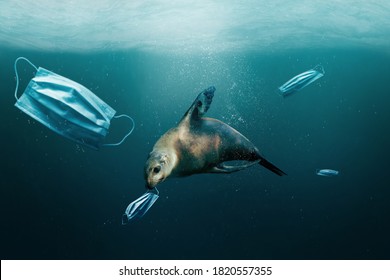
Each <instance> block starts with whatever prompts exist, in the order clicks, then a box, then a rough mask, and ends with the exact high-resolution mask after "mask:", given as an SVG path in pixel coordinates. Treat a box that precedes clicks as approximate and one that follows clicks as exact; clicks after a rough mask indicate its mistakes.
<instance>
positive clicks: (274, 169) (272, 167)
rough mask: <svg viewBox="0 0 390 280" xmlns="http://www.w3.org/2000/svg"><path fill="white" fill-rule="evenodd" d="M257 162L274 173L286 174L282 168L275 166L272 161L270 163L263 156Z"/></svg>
mask: <svg viewBox="0 0 390 280" xmlns="http://www.w3.org/2000/svg"><path fill="white" fill-rule="evenodd" d="M259 164H260V165H262V166H264V167H265V168H267V169H268V170H270V171H272V172H273V173H275V174H277V175H279V176H283V175H287V174H286V173H285V172H283V171H282V170H280V169H279V168H277V167H276V166H275V165H273V164H272V163H270V162H269V161H268V160H266V159H265V158H263V157H261V158H260V162H259Z"/></svg>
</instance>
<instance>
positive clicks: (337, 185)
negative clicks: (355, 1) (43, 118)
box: [0, 1, 390, 259]
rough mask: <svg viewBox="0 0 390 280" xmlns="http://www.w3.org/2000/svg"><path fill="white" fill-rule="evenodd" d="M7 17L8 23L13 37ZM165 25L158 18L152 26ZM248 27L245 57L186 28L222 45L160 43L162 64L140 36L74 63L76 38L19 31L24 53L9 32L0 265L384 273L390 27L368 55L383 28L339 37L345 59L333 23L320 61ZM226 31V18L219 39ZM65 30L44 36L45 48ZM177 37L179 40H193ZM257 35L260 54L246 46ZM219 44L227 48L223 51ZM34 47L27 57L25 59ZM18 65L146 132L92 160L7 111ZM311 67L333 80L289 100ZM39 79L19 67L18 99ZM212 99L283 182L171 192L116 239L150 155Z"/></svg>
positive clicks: (315, 48) (190, 183) (190, 184)
mask: <svg viewBox="0 0 390 280" xmlns="http://www.w3.org/2000/svg"><path fill="white" fill-rule="evenodd" d="M285 2H288V1H285ZM115 3H117V2H115ZM213 3H214V4H215V5H218V4H217V3H218V2H213ZM330 3H332V2H330ZM252 4H253V3H252ZM232 5H233V4H232ZM329 5H331V4H329ZM381 5H382V6H381V7H382V9H380V10H382V11H383V12H384V13H385V12H386V11H388V10H389V7H388V6H389V5H388V4H386V2H385V4H381ZM379 6H380V4H379ZM215 7H217V6H215ZM215 7H214V8H213V7H209V8H210V9H209V10H208V11H209V12H210V11H213V10H214V9H215ZM227 7H228V8H227V9H228V10H229V9H230V8H229V5H227ZM299 7H300V8H301V9H303V10H301V11H307V10H306V9H304V7H306V8H307V9H309V8H310V6H299ZM7 8H8V9H11V8H10V7H7ZM127 8H128V9H132V10H131V11H132V12H133V13H132V14H133V16H134V17H135V18H137V16H136V15H135V14H136V11H139V12H140V11H143V10H142V9H146V7H127ZM170 8H172V7H170ZM187 8H188V7H179V8H177V9H184V10H186V9H187ZM246 8H248V9H249V8H250V7H246ZM246 8H245V7H243V8H242V9H243V10H245V11H247V9H246ZM268 8H269V9H272V8H273V7H268ZM327 8H328V10H327V11H329V9H330V10H331V7H327ZM112 9H114V11H115V9H119V8H118V7H117V8H115V6H114V7H112ZM188 9H189V8H188ZM324 9H325V8H324ZM361 9H364V8H361ZM0 10H2V13H3V14H0V15H1V16H2V17H0V19H1V20H3V22H6V23H8V24H9V26H12V24H11V23H10V22H11V21H9V20H7V21H6V20H5V19H8V17H6V16H5V14H4V12H3V11H4V9H0ZM160 10H161V11H160ZM163 10H164V9H163V8H162V7H159V6H156V7H155V8H154V9H152V11H149V10H148V11H149V12H150V13H152V14H153V12H156V13H158V12H160V14H164V13H163ZM165 11H172V13H176V10H175V9H168V8H167V9H166V10H165ZM375 11H376V10H375ZM79 12H80V11H79ZM247 12H248V11H247ZM317 12H318V13H320V12H321V10H318V11H317ZM355 12H356V10H355ZM294 13H295V12H294ZM294 13H293V14H294ZM296 13H297V14H299V13H298V12H296ZM329 13H330V12H329ZM329 13H327V14H329ZM335 13H338V12H335ZM351 13H352V12H351ZM362 13H363V11H360V12H356V13H352V15H354V17H352V16H351V17H350V18H348V17H347V18H346V19H345V21H346V23H345V24H344V27H345V28H346V26H349V24H348V20H349V22H350V26H351V28H352V26H355V24H357V23H361V22H362V21H356V19H358V18H359V16H360V15H361V14H362ZM146 14H147V13H146ZM330 14H331V13H330ZM363 14H364V13H363ZM366 15H367V16H366V17H368V18H370V16H371V17H372V18H375V15H378V14H377V13H373V14H370V13H366ZM222 16H223V15H219V17H222ZM200 17H201V18H203V16H200ZM37 18H38V17H37ZM37 18H35V20H36V21H38V19H37ZM165 19H166V18H165ZM180 19H181V20H184V19H183V18H180ZM244 19H245V17H243V18H240V17H237V18H236V19H235V21H236V22H237V21H238V23H241V24H236V25H235V26H234V27H232V26H228V27H226V29H227V30H230V32H233V30H235V31H236V32H237V33H239V31H241V34H242V36H243V38H244V37H245V38H246V37H249V39H247V40H242V42H243V47H242V48H235V46H237V45H239V44H238V43H239V41H238V42H236V40H232V38H231V37H230V36H228V34H231V33H226V32H224V33H221V34H220V35H218V36H217V35H216V33H215V34H214V33H213V32H211V30H212V29H211V28H210V31H209V33H202V32H200V31H199V33H197V32H196V31H195V29H194V30H192V29H191V30H192V32H193V33H192V34H194V35H193V36H194V37H195V39H196V36H199V37H200V39H201V42H202V45H204V44H206V43H207V42H210V45H211V42H213V44H212V46H213V47H212V48H210V49H204V48H203V49H199V50H196V49H195V50H191V51H183V48H180V47H179V48H176V46H174V45H170V44H168V43H167V42H166V41H164V40H163V39H164V38H165V37H164V38H163V39H162V38H160V37H158V40H157V39H156V40H157V43H156V44H155V45H158V44H161V45H164V46H167V47H166V48H162V49H161V50H160V51H156V49H154V48H153V47H151V46H150V45H148V44H149V43H150V41H148V40H147V36H145V37H142V32H140V34H138V33H137V36H138V37H137V36H136V34H133V33H130V34H125V35H126V36H124V35H123V36H124V37H125V38H127V40H128V41H131V40H130V39H131V38H128V36H130V37H131V36H133V37H134V38H136V39H139V38H141V39H142V38H143V40H144V41H142V42H143V43H142V44H140V45H137V46H133V45H128V46H126V48H116V45H107V44H105V45H104V47H102V46H101V45H94V48H92V50H90V51H88V50H87V49H85V44H83V41H80V38H79V37H78V34H77V33H76V34H75V38H76V39H75V43H74V49H72V44H71V43H69V42H68V41H67V38H68V37H67V36H65V37H64V38H63V39H61V38H59V37H56V38H55V40H54V41H52V42H62V44H59V43H58V44H55V45H54V47H53V48H51V47H50V46H49V47H47V46H45V45H39V46H38V45H37V44H36V42H35V41H34V40H33V39H32V38H30V37H28V36H27V37H23V36H21V35H20V34H22V31H23V30H24V29H23V28H21V29H18V30H19V33H18V32H17V31H18V30H16V31H14V32H15V33H14V34H15V40H14V42H13V40H11V39H10V38H9V36H8V35H7V34H5V31H4V30H3V31H2V32H3V33H0V35H1V36H0V39H1V41H2V42H6V43H4V44H3V46H2V47H0V65H1V70H0V82H1V84H2V87H1V95H0V104H1V108H2V110H1V112H2V114H1V116H2V122H0V130H1V131H2V132H1V138H0V139H1V146H2V152H1V158H2V161H1V162H0V192H1V195H0V205H1V206H0V207H1V213H2V215H1V219H2V222H1V232H0V240H1V241H0V257H1V259H388V258H389V249H390V241H389V239H388V236H389V235H390V225H389V223H388V221H389V215H390V204H389V199H390V189H389V187H388V186H389V185H390V180H389V178H388V175H387V173H388V170H389V168H390V164H389V161H388V157H389V155H390V154H389V148H388V143H389V142H390V132H389V127H390V126H389V125H390V112H389V110H388V106H389V104H390V96H389V89H388V74H389V73H390V54H389V52H388V46H389V45H390V44H389V39H388V38H390V37H387V39H386V37H385V36H382V35H383V34H386V32H387V31H386V29H385V28H384V29H383V30H382V31H381V30H378V29H377V31H376V33H375V34H372V33H370V34H372V36H371V37H370V38H371V39H370V40H367V41H364V42H363V41H362V40H363V39H362V37H364V38H368V37H367V36H359V34H362V33H364V32H365V31H364V30H366V29H367V32H368V33H369V31H370V29H369V28H368V27H369V26H371V27H372V26H374V27H375V26H377V25H378V26H379V25H382V23H387V21H388V20H387V19H385V18H381V17H378V19H377V20H378V24H377V25H376V23H375V22H374V23H372V22H371V23H370V25H367V26H366V25H362V26H361V27H360V28H358V27H356V30H359V32H361V33H358V32H357V33H352V34H349V37H347V36H345V37H343V36H341V35H342V34H341V33H340V34H339V35H340V37H343V38H344V40H341V39H340V41H339V43H338V44H337V42H338V41H337V40H333V38H334V37H333V36H330V35H329V36H328V37H327V34H328V33H327V32H325V31H327V30H328V29H327V28H329V29H331V28H330V25H329V23H328V25H325V26H323V28H324V30H325V31H324V32H323V33H322V35H323V36H325V37H326V38H325V39H324V40H325V41H326V42H327V44H324V46H319V45H317V44H316V43H314V41H315V39H316V38H317V37H316V36H314V35H313V34H314V32H308V34H307V37H304V36H305V35H304V34H302V33H298V34H295V35H294V36H297V38H300V39H302V40H301V41H305V40H304V39H305V38H307V44H302V45H300V44H298V45H294V46H291V47H289V46H288V44H282V41H283V40H280V41H278V40H275V41H272V43H270V45H269V46H263V45H261V44H260V41H258V40H259V39H258V38H257V35H259V34H258V33H257V32H256V30H257V29H256V28H254V29H253V30H252V29H251V28H249V26H248V25H247V22H246V21H244ZM247 19H248V21H250V20H252V21H254V20H255V19H256V18H255V17H254V18H248V17H247ZM306 19H308V18H306ZM166 20H167V22H169V23H171V21H168V19H166ZM269 20H270V21H269V22H270V23H272V20H271V19H269ZM295 20H296V22H297V25H299V26H300V24H302V23H299V21H298V20H297V19H296V18H295V17H292V18H291V19H290V20H289V21H288V22H283V21H278V20H277V19H275V21H276V22H277V23H278V24H277V26H279V29H277V30H284V28H282V27H283V26H285V27H286V28H287V27H288V26H290V25H292V24H293V23H294V22H295ZM38 22H39V21H38ZM141 22H144V25H141V26H142V28H145V30H146V27H145V25H146V23H148V24H151V25H153V24H157V23H156V22H154V21H152V20H151V19H150V18H148V17H146V19H145V21H141ZM161 22H162V23H163V22H164V20H163V19H160V23H161ZM206 23H207V24H209V25H210V26H211V24H212V23H211V22H208V21H206ZM206 23H205V24H206ZM222 23H224V21H222V19H221V18H220V19H219V21H218V20H216V21H215V22H214V21H213V24H214V25H213V26H220V24H222ZM187 24H188V26H191V27H193V25H192V24H191V23H187ZM207 24H206V27H207ZM262 24H265V23H264V22H262ZM284 24H285V25H284ZM82 26H83V25H82V23H80V24H79V25H76V26H75V27H74V28H75V29H74V30H77V28H79V29H80V30H81V29H82ZM387 26H388V25H387ZM55 27H57V29H56V28H55ZM60 27H61V26H60V24H58V26H57V25H54V27H51V28H49V27H47V28H48V32H47V34H48V36H49V35H50V36H49V37H48V38H53V37H52V36H53V34H51V32H52V31H53V30H60V29H59V28H60ZM206 27H204V28H205V29H207V28H206ZM363 27H364V28H363ZM36 28H37V29H39V26H38V27H36ZM194 28H195V27H194ZM229 28H230V29H229ZM234 28H236V29H234ZM340 28H341V27H340ZM365 28H366V29H365ZM341 29H342V28H341ZM352 29H353V28H352ZM42 30H43V31H44V30H45V29H44V28H41V29H40V31H41V32H43V31H42ZM161 30H165V29H164V28H163V27H160V31H161ZM191 30H189V31H188V32H190V31H191ZM218 30H220V29H218ZM243 30H245V31H246V32H243ZM277 30H276V31H277ZM293 30H295V29H293ZM353 30H354V29H353ZM81 31H84V29H83V30H81ZM114 31H115V29H114ZM114 31H113V32H114ZM141 31H142V30H141ZM307 31H311V29H310V28H309V29H307ZM9 32H11V31H9ZM64 32H65V31H64ZM80 33H82V34H84V33H83V32H80ZM106 33H107V34H108V33H109V31H105V32H103V34H106ZM114 33H115V32H114ZM329 33H331V30H329ZM336 33H337V32H336ZM10 34H11V33H10ZM175 34H176V33H175ZM202 34H206V35H207V36H203V37H202ZM374 35H375V36H374ZM107 36H108V35H107ZM175 36H177V37H175V38H176V41H180V40H179V39H183V38H184V39H185V38H187V37H186V36H184V35H181V33H178V34H176V35H175ZM251 36H252V37H253V38H255V37H256V40H254V42H252V43H251V44H249V45H248V44H247V43H248V42H250V38H251ZM275 36H276V35H275ZM313 36H314V37H313ZM277 37H279V36H277ZM16 38H17V40H16ZM108 38H109V36H108ZM223 38H225V39H226V40H224V41H223V42H225V43H224V44H223V46H224V47H223V48H222V46H221V50H218V43H217V42H218V39H221V40H222V39H223ZM228 38H230V39H229V40H228ZM240 38H241V37H239V36H238V37H235V39H237V40H239V39H240ZM350 38H352V39H351V40H350ZM85 39H86V40H87V39H88V38H85ZM89 39H91V38H89ZM94 39H96V38H94ZM184 39H183V42H185V40H184ZM374 39H376V40H374ZM45 40H47V38H45ZM61 40H63V41H61ZM290 40H291V38H290ZM26 41H28V42H30V44H27V45H24V46H23V44H20V42H26ZM90 41H91V42H92V41H93V40H92V39H91V40H90ZM96 41H97V39H96ZM168 41H169V40H168ZM233 41H234V42H235V44H234V45H232V44H231V42H233ZM352 41H353V42H352ZM148 42H149V43H148ZM183 42H181V43H182V44H184V43H183ZM190 42H191V43H192V41H190ZM244 42H245V44H244ZM278 42H280V44H281V45H282V46H281V47H278ZM311 42H312V44H310V43H311ZM91 44H92V43H91ZM150 44H151V45H153V43H150ZM189 44H190V43H189ZM256 44H259V49H258V50H256V49H255V48H254V47H253V46H256ZM260 46H261V47H260ZM191 47H193V44H191ZM156 48H157V47H156ZM157 49H158V48H157ZM18 56H25V57H28V58H29V59H30V60H31V61H32V62H33V63H35V64H36V65H37V66H42V67H44V68H46V69H50V70H52V71H54V72H56V73H58V74H60V75H63V76H66V77H68V78H70V79H73V80H74V81H76V82H79V83H82V84H83V85H84V86H86V87H88V88H89V89H91V90H92V91H93V92H94V93H95V94H96V95H98V96H99V97H100V98H102V99H103V100H104V101H106V102H107V103H108V104H109V105H111V106H112V107H113V108H114V109H116V110H117V112H118V113H126V114H129V115H130V116H132V117H133V118H134V119H135V121H136V129H135V131H134V133H133V134H132V135H131V136H130V137H129V138H128V140H126V142H125V143H124V144H123V145H122V146H120V147H116V148H102V149H101V150H100V151H94V150H91V149H88V148H85V147H81V146H79V145H77V144H74V143H73V142H71V141H69V140H67V139H65V138H62V137H61V136H58V135H57V134H55V133H54V132H52V131H50V130H48V129H47V128H46V127H44V126H42V125H41V124H39V123H37V122H36V121H33V120H32V119H31V118H30V117H28V116H27V115H25V114H23V113H22V112H20V111H19V110H18V109H17V108H16V107H14V105H13V104H14V103H15V99H14V96H13V93H14V88H15V74H14V72H13V62H14V61H15V59H16V58H17V57H18ZM317 64H321V65H322V66H323V67H324V69H325V72H326V73H325V76H324V77H322V78H321V79H319V80H318V81H316V82H314V83H313V84H311V85H309V86H308V87H306V88H304V89H303V90H302V91H300V92H297V93H295V94H293V95H291V96H289V97H287V98H283V97H281V96H280V95H279V94H278V93H277V88H278V86H280V85H281V84H283V83H284V82H286V81H287V80H288V79H290V78H291V77H293V76H294V75H296V74H299V73H301V72H304V71H306V70H308V69H310V68H312V67H314V66H315V65H317ZM33 75H34V72H33V70H32V69H30V68H29V66H28V65H25V64H23V65H22V64H21V66H20V78H21V89H24V87H25V86H26V85H27V83H28V81H29V79H31V78H32V77H33ZM210 85H214V86H215V87H216V92H215V97H214V99H213V103H212V105H211V108H210V110H209V111H208V113H207V116H209V117H214V118H217V119H220V120H222V121H224V122H226V123H228V124H229V125H231V126H233V127H234V128H236V129H237V130H239V131H240V132H241V133H243V134H244V135H245V136H247V137H248V138H249V139H250V140H251V141H252V142H253V143H254V144H255V145H256V146H257V147H258V148H259V149H260V151H261V152H262V153H263V154H264V156H265V157H266V158H267V159H268V160H270V161H271V162H272V163H274V164H275V165H277V166H278V167H279V168H281V169H282V170H283V171H285V172H286V173H287V174H288V176H285V177H278V176H276V175H274V174H272V173H271V172H269V171H268V170H266V169H264V168H260V167H258V166H253V167H251V168H249V169H247V170H244V171H240V172H238V173H234V174H230V175H218V174H205V175H194V176H190V177H186V178H180V179H171V180H167V181H166V182H164V183H162V184H161V186H160V187H159V190H160V198H159V199H158V200H157V202H156V203H155V205H154V206H153V207H152V208H151V209H150V211H149V212H148V213H147V214H146V215H145V217H144V218H143V219H142V220H140V221H138V222H135V223H132V224H129V225H127V226H122V225H121V216H122V214H123V212H124V210H125V209H126V207H127V205H128V203H130V202H131V201H133V200H134V199H135V198H137V197H139V196H140V195H141V194H142V193H143V192H144V191H145V190H144V179H143V166H144V163H145V161H146V157H147V155H148V153H149V152H150V150H151V148H152V146H153V144H154V143H155V141H156V140H157V139H158V138H159V137H160V136H161V135H162V134H163V133H164V132H165V131H167V130H168V129H169V128H171V127H172V126H174V125H175V124H176V123H177V122H178V121H179V120H180V119H181V117H182V115H183V114H184V112H185V111H186V110H187V109H188V107H189V106H190V105H191V103H192V101H193V100H194V98H195V97H196V96H197V94H198V93H199V92H200V91H201V90H203V89H205V88H207V87H208V86H210ZM20 93H21V92H20ZM128 128H129V124H128V123H127V122H126V120H115V121H113V122H112V125H111V129H110V134H109V136H108V137H107V141H108V142H115V141H116V140H118V139H120V137H121V136H122V135H123V134H124V133H125V132H126V131H127V129H128ZM318 168H331V169H336V170H338V171H340V175H339V176H337V177H332V178H327V177H320V176H317V175H316V174H315V171H316V169H318Z"/></svg>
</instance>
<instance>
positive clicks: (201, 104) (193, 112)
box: [180, 86, 215, 122]
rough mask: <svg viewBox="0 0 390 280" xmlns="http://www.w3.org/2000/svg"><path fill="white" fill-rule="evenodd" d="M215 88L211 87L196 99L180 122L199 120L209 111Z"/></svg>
mask: <svg viewBox="0 0 390 280" xmlns="http://www.w3.org/2000/svg"><path fill="white" fill-rule="evenodd" d="M214 92H215V87H213V86H211V87H209V88H207V89H205V90H204V91H202V92H201V93H199V95H198V96H197V97H196V99H195V100H194V102H193V103H192V105H191V107H190V108H189V109H188V110H187V112H186V113H185V114H184V116H183V118H182V119H181V120H180V122H182V121H184V120H199V119H200V118H201V117H202V116H203V115H204V114H206V112H207V110H208V109H209V108H210V105H211V102H212V101H213V97H214Z"/></svg>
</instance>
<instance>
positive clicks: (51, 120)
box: [14, 57, 135, 150]
mask: <svg viewBox="0 0 390 280" xmlns="http://www.w3.org/2000/svg"><path fill="white" fill-rule="evenodd" d="M20 60H25V61H27V62H28V63H29V64H30V65H31V66H32V67H34V69H35V70H36V74H35V77H33V78H32V79H31V80H30V82H29V84H28V85H27V87H26V89H25V91H24V93H23V94H22V96H21V97H20V98H18V95H17V94H18V87H19V76H18V71H17V63H18V61H20ZM14 69H15V75H16V89H15V98H16V103H15V106H16V107H17V108H19V109H20V110H21V111H23V112H24V113H26V114H27V115H29V116H31V117H32V118H34V119H35V120H37V121H38V122H40V123H42V124H43V125H45V126H47V127H48V128H50V129H51V130H53V131H55V132H57V133H58V134H60V135H62V136H64V137H66V138H68V139H70V140H73V141H75V142H76V143H79V144H82V145H85V146H88V147H90V148H93V149H96V150H97V149H99V148H100V147H102V146H118V145H120V144H122V143H123V141H124V140H125V139H126V138H127V137H128V136H129V135H130V134H131V133H132V132H133V130H134V127H135V123H134V120H133V119H132V118H131V117H129V116H127V115H118V116H116V115H115V114H116V111H115V110H114V109H112V108H111V107H110V106H109V105H107V104H106V103H105V102H104V101H103V100H101V99H100V98H99V97H97V96H96V95H95V94H94V93H93V92H91V91H90V90H89V89H87V88H85V87H84V86H82V85H80V84H78V83H76V82H74V81H72V80H70V79H68V78H65V77H62V76H60V75H58V74H56V73H53V72H51V71H49V70H46V69H44V68H42V67H39V68H37V67H36V66H35V65H34V64H32V63H31V62H30V61H29V60H28V59H26V58H24V57H19V58H17V59H16V60H15V64H14ZM121 117H125V118H128V119H129V120H130V121H131V122H132V127H131V129H130V131H129V132H128V133H127V134H126V135H125V136H124V137H123V138H122V140H121V141H119V142H118V143H113V144H103V140H104V138H105V136H106V135H107V134H108V131H109V127H110V122H111V119H112V118H121Z"/></svg>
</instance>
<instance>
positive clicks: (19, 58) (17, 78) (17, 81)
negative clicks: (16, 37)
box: [14, 56, 38, 101]
mask: <svg viewBox="0 0 390 280" xmlns="http://www.w3.org/2000/svg"><path fill="white" fill-rule="evenodd" d="M19 60H25V61H27V62H28V63H29V64H30V65H31V66H32V67H34V69H35V70H36V71H38V68H37V67H36V66H35V65H34V64H33V63H32V62H31V61H30V60H28V59H27V58H25V57H22V56H21V57H18V58H17V59H16V60H15V63H14V70H15V76H16V88H15V99H16V101H18V100H19V98H18V88H19V75H18V69H17V67H16V65H17V63H18V61H19Z"/></svg>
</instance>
